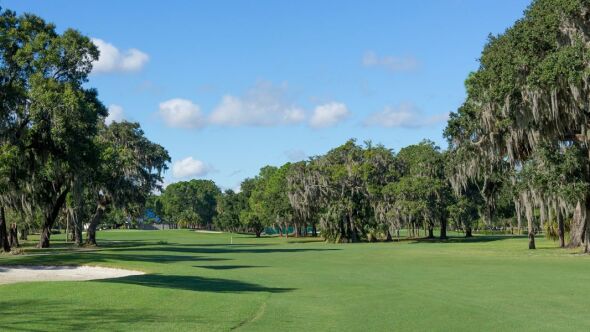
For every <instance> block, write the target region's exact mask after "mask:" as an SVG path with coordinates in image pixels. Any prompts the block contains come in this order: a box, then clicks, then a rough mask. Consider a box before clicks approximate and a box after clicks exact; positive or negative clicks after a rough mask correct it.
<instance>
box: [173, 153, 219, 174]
mask: <svg viewBox="0 0 590 332" xmlns="http://www.w3.org/2000/svg"><path fill="white" fill-rule="evenodd" d="M210 171H211V167H210V166H209V165H207V164H205V163H204V162H202V161H200V160H197V159H194V158H193V157H186V158H184V159H182V160H178V161H175V162H174V163H173V164H172V176H174V177H175V178H177V179H178V178H187V177H195V176H203V175H206V174H207V173H209V172H210Z"/></svg>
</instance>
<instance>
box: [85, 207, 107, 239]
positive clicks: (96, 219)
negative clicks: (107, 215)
mask: <svg viewBox="0 0 590 332" xmlns="http://www.w3.org/2000/svg"><path fill="white" fill-rule="evenodd" d="M104 210H105V206H104V205H103V204H100V203H99V204H98V205H97V206H96V211H95V212H94V215H93V216H92V219H91V220H90V224H89V225H88V230H87V231H86V244H87V245H91V246H95V245H96V228H97V227H98V225H99V224H100V221H101V220H102V216H103V215H104Z"/></svg>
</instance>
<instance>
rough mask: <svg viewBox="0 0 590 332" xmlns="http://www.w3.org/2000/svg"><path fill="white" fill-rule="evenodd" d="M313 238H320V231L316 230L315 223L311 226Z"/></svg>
mask: <svg viewBox="0 0 590 332" xmlns="http://www.w3.org/2000/svg"><path fill="white" fill-rule="evenodd" d="M311 236H313V237H317V236H318V230H317V228H316V225H315V223H313V224H312V225H311Z"/></svg>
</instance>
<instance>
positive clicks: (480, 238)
mask: <svg viewBox="0 0 590 332" xmlns="http://www.w3.org/2000/svg"><path fill="white" fill-rule="evenodd" d="M525 237H526V236H523V235H476V236H473V237H464V236H449V237H447V238H446V239H440V238H438V237H436V238H431V239H429V238H426V237H424V238H410V239H402V240H401V242H405V241H407V242H409V243H410V244H416V243H478V242H493V241H502V240H509V239H518V238H525Z"/></svg>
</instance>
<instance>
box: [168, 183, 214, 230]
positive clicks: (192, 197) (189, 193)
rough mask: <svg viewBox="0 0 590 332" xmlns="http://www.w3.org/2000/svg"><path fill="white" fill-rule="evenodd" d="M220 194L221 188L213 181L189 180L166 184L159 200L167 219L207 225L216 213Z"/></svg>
mask: <svg viewBox="0 0 590 332" xmlns="http://www.w3.org/2000/svg"><path fill="white" fill-rule="evenodd" d="M220 195H221V190H219V188H218V187H217V186H216V185H215V183H214V182H213V181H211V180H190V181H181V182H176V183H173V184H170V185H168V187H166V189H165V190H164V191H163V192H162V194H161V195H160V198H159V200H160V202H161V204H162V211H163V216H164V217H165V219H166V220H167V221H169V222H173V223H178V222H183V223H186V224H187V225H193V226H197V225H198V226H202V227H209V226H210V225H212V223H213V219H214V217H215V216H216V215H217V211H216V207H217V199H218V197H219V196H220Z"/></svg>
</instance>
